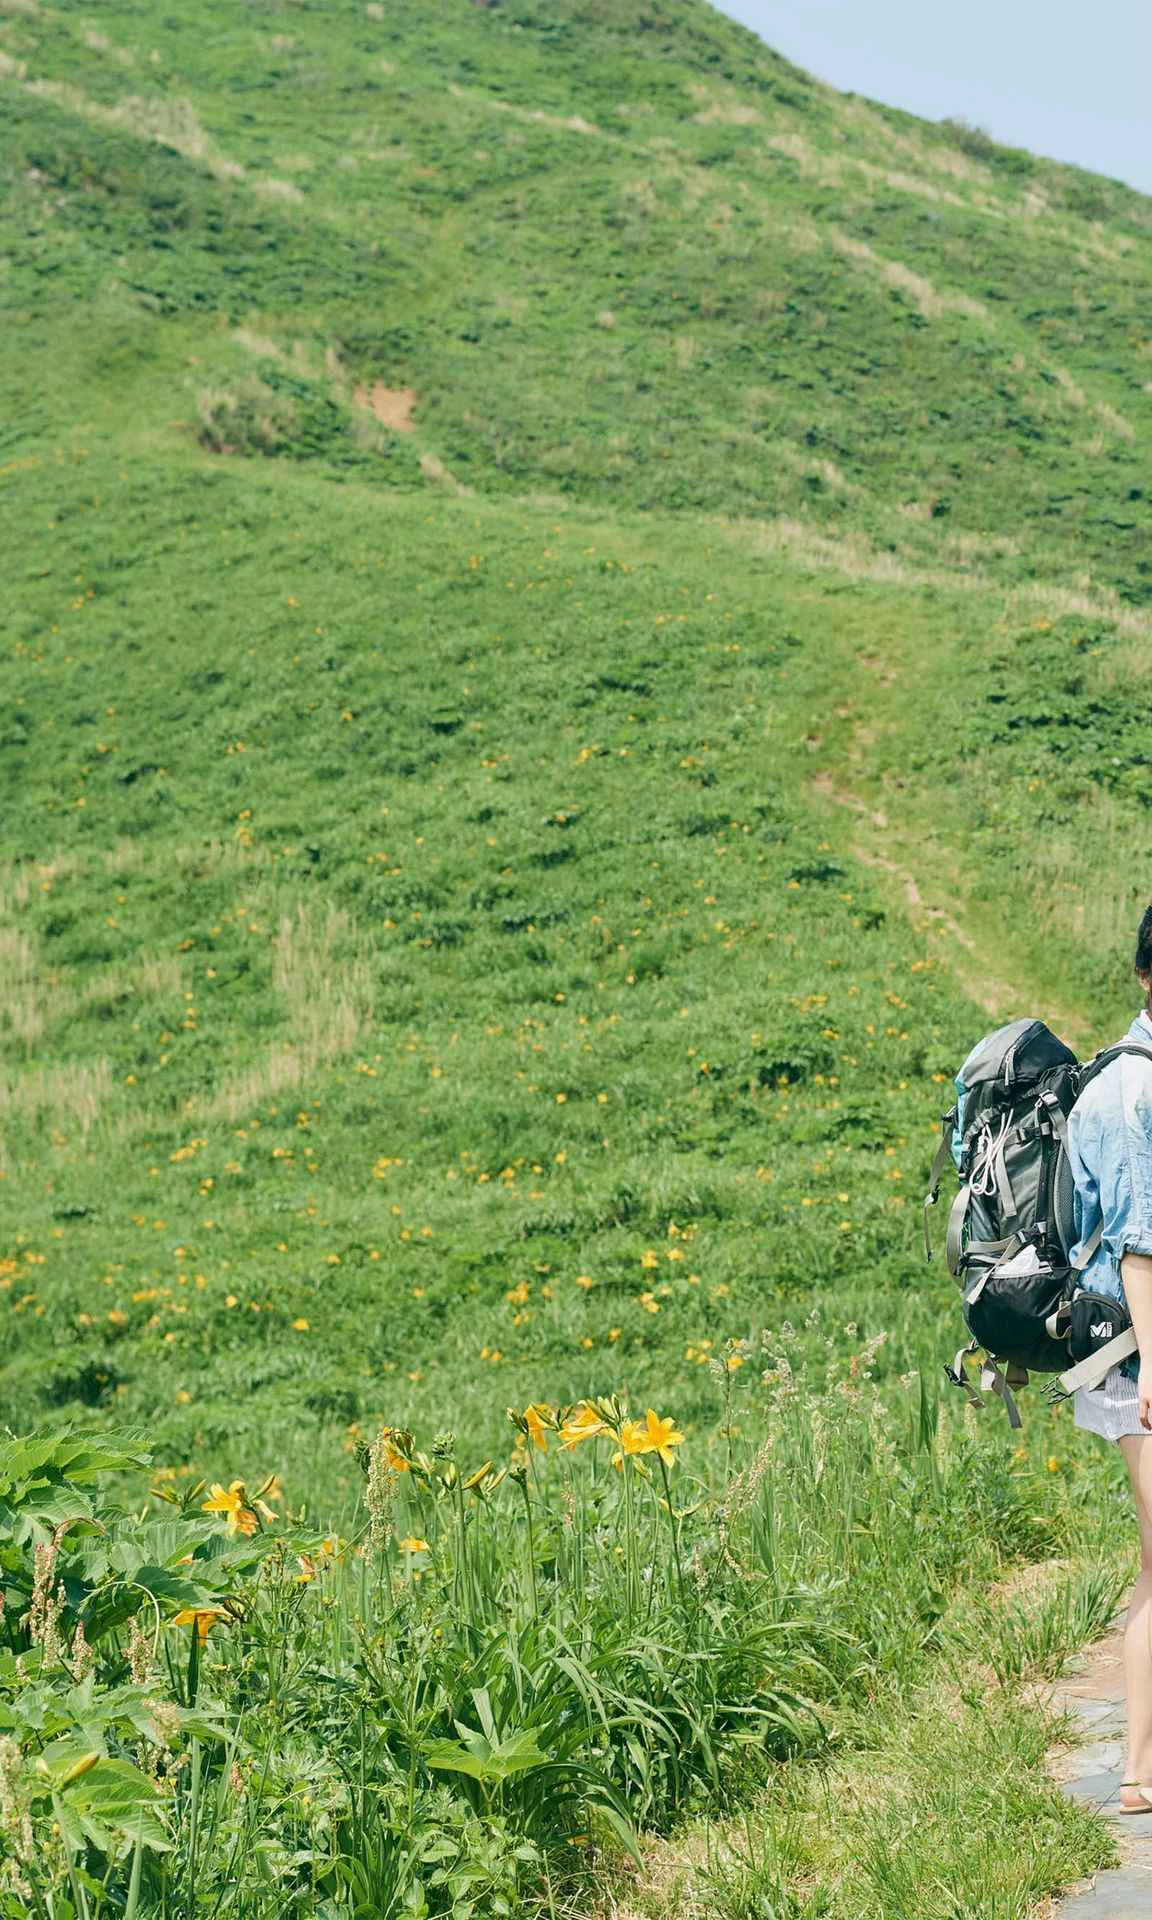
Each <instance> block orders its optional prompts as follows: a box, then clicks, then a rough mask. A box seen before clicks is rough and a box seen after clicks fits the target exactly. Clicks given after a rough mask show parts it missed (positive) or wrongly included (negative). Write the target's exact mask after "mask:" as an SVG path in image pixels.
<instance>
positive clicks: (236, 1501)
mask: <svg viewBox="0 0 1152 1920" xmlns="http://www.w3.org/2000/svg"><path fill="white" fill-rule="evenodd" d="M201 1511H202V1512H204V1513H222V1514H223V1515H224V1518H225V1520H226V1521H227V1523H228V1531H229V1533H243V1534H245V1535H248V1534H253V1533H255V1531H256V1529H257V1527H258V1526H259V1525H260V1519H259V1515H258V1514H256V1513H254V1512H253V1510H252V1508H251V1507H250V1506H249V1504H248V1491H247V1488H246V1487H245V1485H244V1482H243V1480H233V1482H232V1485H231V1486H230V1487H228V1488H227V1489H225V1488H224V1487H222V1486H221V1485H220V1482H219V1481H218V1480H217V1481H214V1482H213V1485H212V1491H211V1496H210V1498H209V1499H207V1500H205V1501H204V1503H203V1505H202V1508H201Z"/></svg>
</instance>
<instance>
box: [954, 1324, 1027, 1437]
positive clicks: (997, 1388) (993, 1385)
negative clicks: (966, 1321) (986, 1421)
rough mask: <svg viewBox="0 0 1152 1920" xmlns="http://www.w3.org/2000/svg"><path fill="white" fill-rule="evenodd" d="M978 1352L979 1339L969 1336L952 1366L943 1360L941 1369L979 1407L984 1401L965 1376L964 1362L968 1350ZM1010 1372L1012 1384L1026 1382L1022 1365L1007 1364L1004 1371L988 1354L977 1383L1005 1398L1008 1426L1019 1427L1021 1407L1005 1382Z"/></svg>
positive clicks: (966, 1359)
mask: <svg viewBox="0 0 1152 1920" xmlns="http://www.w3.org/2000/svg"><path fill="white" fill-rule="evenodd" d="M979 1352H980V1342H979V1341H978V1340H969V1342H968V1344H967V1346H966V1347H961V1348H960V1351H959V1352H958V1353H957V1355H956V1358H955V1360H953V1362H952V1364H951V1366H949V1364H948V1362H947V1361H945V1362H944V1371H945V1373H946V1374H947V1375H948V1380H949V1383H950V1384H951V1385H952V1386H954V1387H960V1388H962V1390H963V1391H964V1392H965V1393H966V1394H967V1396H968V1399H969V1400H970V1402H971V1404H972V1405H973V1406H974V1407H982V1406H983V1405H984V1402H983V1400H982V1399H981V1397H980V1394H979V1393H977V1391H976V1388H975V1387H974V1386H973V1385H972V1382H971V1380H970V1379H969V1378H968V1372H967V1365H966V1363H967V1361H968V1358H969V1356H970V1355H971V1354H974V1353H979ZM1009 1375H1011V1377H1012V1380H1013V1382H1014V1384H1015V1385H1016V1386H1018V1387H1019V1386H1023V1385H1025V1383H1026V1382H1027V1379H1028V1375H1027V1373H1026V1372H1025V1371H1024V1369H1023V1368H1022V1367H1012V1366H1010V1367H1009V1368H1008V1369H1007V1372H1002V1371H1001V1369H1000V1368H999V1367H998V1366H997V1364H996V1362H995V1360H993V1359H992V1358H991V1357H990V1356H988V1357H986V1359H985V1361H984V1365H983V1366H982V1367H981V1369H980V1387H981V1391H982V1392H984V1393H995V1394H998V1395H999V1397H1000V1399H1001V1400H1002V1401H1003V1402H1004V1411H1005V1413H1006V1414H1007V1415H1008V1425H1009V1426H1010V1427H1019V1426H1020V1425H1021V1424H1022V1422H1021V1419H1020V1409H1019V1407H1018V1406H1017V1405H1016V1396H1015V1395H1014V1393H1013V1392H1012V1388H1011V1386H1009V1384H1008V1377H1009Z"/></svg>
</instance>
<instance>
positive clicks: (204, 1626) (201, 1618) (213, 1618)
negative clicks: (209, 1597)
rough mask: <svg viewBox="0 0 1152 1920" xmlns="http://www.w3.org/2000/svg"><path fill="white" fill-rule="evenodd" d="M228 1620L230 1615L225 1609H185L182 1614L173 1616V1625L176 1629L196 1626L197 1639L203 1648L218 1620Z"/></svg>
mask: <svg viewBox="0 0 1152 1920" xmlns="http://www.w3.org/2000/svg"><path fill="white" fill-rule="evenodd" d="M227 1619H228V1613H227V1610H226V1609H225V1608H224V1607H185V1608H184V1611H183V1612H182V1613H177V1614H174V1615H173V1616H172V1625H173V1626H174V1627H191V1626H193V1625H194V1626H195V1628H196V1638H197V1639H198V1640H199V1642H200V1645H201V1646H203V1645H204V1642H205V1640H207V1638H208V1635H209V1634H210V1633H211V1631H212V1628H213V1627H214V1626H215V1625H216V1622H217V1620H227Z"/></svg>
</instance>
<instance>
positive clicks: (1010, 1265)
mask: <svg viewBox="0 0 1152 1920" xmlns="http://www.w3.org/2000/svg"><path fill="white" fill-rule="evenodd" d="M1135 970H1136V977H1137V979H1138V980H1139V982H1140V985H1141V987H1142V988H1143V990H1144V1006H1143V1007H1142V1009H1141V1011H1140V1012H1139V1014H1138V1015H1137V1016H1136V1018H1135V1020H1133V1022H1132V1024H1131V1026H1130V1027H1129V1029H1128V1032H1127V1034H1126V1035H1125V1037H1124V1039H1123V1040H1121V1041H1119V1042H1118V1043H1117V1044H1116V1045H1115V1046H1111V1047H1106V1048H1104V1049H1103V1050H1102V1051H1101V1052H1100V1053H1097V1054H1096V1055H1095V1056H1094V1057H1093V1058H1092V1059H1091V1060H1089V1061H1086V1062H1081V1061H1079V1060H1077V1058H1076V1056H1075V1054H1074V1053H1073V1052H1072V1051H1071V1050H1070V1048H1068V1047H1066V1046H1065V1045H1064V1042H1063V1041H1062V1040H1060V1039H1058V1037H1057V1036H1056V1034H1054V1033H1053V1032H1052V1031H1051V1029H1050V1028H1049V1027H1047V1026H1046V1025H1045V1024H1044V1022H1043V1021H1042V1020H1014V1021H1011V1022H1010V1023H1009V1024H1008V1025H1007V1026H1004V1027H999V1028H997V1030H996V1031H995V1032H994V1033H991V1034H987V1035H985V1037H984V1038H983V1039H982V1040H980V1041H978V1042H977V1044H976V1046H975V1047H973V1049H972V1051H971V1053H970V1054H969V1055H968V1058H967V1059H966V1060H965V1062H964V1064H963V1066H962V1067H961V1069H960V1071H959V1073H958V1074H957V1076H956V1083H955V1084H956V1096H957V1097H956V1105H955V1107H954V1108H953V1109H952V1110H951V1112H949V1113H947V1114H945V1115H944V1118H943V1122H942V1128H941V1139H940V1146H939V1149H938V1151H937V1155H936V1160H935V1163H934V1165H933V1168H932V1177H931V1183H930V1188H929V1192H928V1195H927V1197H926V1200H925V1213H924V1239H925V1250H926V1252H927V1253H928V1254H929V1256H930V1255H931V1243H930V1239H929V1233H928V1220H929V1213H930V1211H931V1209H932V1207H933V1206H934V1205H935V1203H936V1201H937V1199H938V1197H939V1188H940V1177H941V1173H942V1171H943V1169H944V1168H946V1167H947V1166H948V1165H949V1164H950V1163H952V1162H954V1163H955V1167H956V1170H957V1173H958V1175H959V1179H960V1190H959V1192H958V1193H957V1195H956V1198H955V1200H954V1201H953V1204H952V1208H951V1212H950V1215H949V1220H948V1235H947V1254H948V1265H949V1267H950V1269H951V1271H952V1273H953V1274H954V1275H955V1277H956V1279H957V1280H958V1282H959V1284H960V1287H961V1295H962V1309H963V1314H964V1319H965V1321H966V1323H967V1328H968V1332H969V1334H970V1335H971V1338H970V1340H969V1341H968V1343H967V1345H966V1346H963V1347H961V1349H960V1351H959V1352H958V1353H957V1355H956V1358H955V1360H954V1361H953V1362H952V1363H951V1364H950V1365H948V1366H946V1367H945V1372H946V1373H947V1376H948V1378H949V1380H950V1381H951V1382H952V1384H953V1385H954V1386H955V1387H958V1388H961V1389H962V1390H963V1392H964V1393H965V1394H966V1395H967V1397H968V1399H969V1400H970V1401H971V1402H972V1403H973V1404H974V1405H976V1406H983V1405H984V1404H985V1403H984V1400H983V1397H982V1395H983V1394H985V1393H989V1392H991V1393H995V1394H996V1395H998V1396H999V1398H1000V1399H1001V1401H1002V1402H1003V1405H1004V1408H1005V1411H1006V1413H1007V1415H1008V1419H1009V1422H1010V1424H1011V1425H1012V1426H1013V1427H1018V1426H1019V1425H1020V1424H1021V1423H1020V1415H1019V1412H1018V1410H1017V1406H1016V1401H1015V1397H1014V1395H1013V1391H1012V1389H1013V1388H1014V1387H1017V1388H1018V1387H1020V1386H1021V1385H1024V1384H1026V1383H1027V1381H1028V1377H1029V1373H1030V1372H1038V1373H1047V1374H1056V1375H1058V1376H1059V1377H1058V1379H1057V1380H1056V1381H1055V1383H1054V1384H1053V1385H1052V1386H1050V1388H1049V1389H1048V1391H1049V1394H1050V1396H1051V1397H1052V1398H1053V1399H1058V1398H1062V1397H1067V1396H1068V1395H1072V1396H1073V1404H1074V1409H1075V1411H1074V1418H1075V1423H1076V1425H1077V1426H1078V1427H1082V1428H1084V1429H1086V1430H1088V1431H1090V1432H1092V1433H1098V1434H1100V1435H1101V1436H1102V1437H1103V1438H1104V1439H1106V1440H1113V1441H1115V1442H1116V1443H1117V1444H1118V1446H1119V1447H1120V1449H1121V1452H1122V1453H1123V1455H1124V1461H1125V1465H1126V1466H1127V1469H1128V1476H1129V1479H1130V1481H1131V1485H1132V1492H1133V1497H1134V1499H1135V1504H1136V1518H1137V1523H1138V1526H1139V1531H1140V1571H1139V1574H1138V1576H1137V1579H1136V1583H1135V1585H1134V1586H1133V1589H1132V1594H1131V1598H1130V1600H1129V1605H1128V1612H1127V1618H1126V1622H1125V1628H1124V1682H1125V1692H1126V1695H1127V1703H1128V1756H1127V1765H1126V1768H1125V1774H1126V1778H1125V1780H1124V1781H1123V1783H1122V1786H1121V1789H1120V1806H1121V1810H1122V1811H1123V1812H1124V1813H1146V1812H1150V1811H1152V1447H1150V1446H1147V1445H1145V1442H1146V1441H1148V1440H1149V1439H1152V907H1149V908H1148V910H1147V912H1146V913H1145V915H1144V918H1143V920H1142V921H1141V923H1140V930H1139V933H1138V935H1137V941H1136V967H1135ZM978 1353H983V1355H984V1360H983V1362H982V1364H981V1371H980V1375H979V1382H980V1391H977V1389H976V1387H975V1386H974V1385H973V1383H972V1381H971V1380H970V1379H969V1376H968V1372H967V1362H968V1360H969V1359H970V1358H971V1357H972V1356H973V1355H975V1354H978ZM1070 1362H1071V1363H1072V1364H1069V1363H1070Z"/></svg>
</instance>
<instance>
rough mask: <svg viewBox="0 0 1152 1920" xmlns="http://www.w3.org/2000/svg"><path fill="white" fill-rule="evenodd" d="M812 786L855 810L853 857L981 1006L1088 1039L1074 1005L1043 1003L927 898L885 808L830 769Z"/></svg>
mask: <svg viewBox="0 0 1152 1920" xmlns="http://www.w3.org/2000/svg"><path fill="white" fill-rule="evenodd" d="M812 785H813V787H814V789H815V791H816V792H817V793H819V794H820V795H821V797H822V798H823V799H825V800H831V801H832V802H833V803H834V804H835V805H836V806H838V807H843V808H845V809H846V810H847V811H848V812H851V813H854V814H855V815H856V817H857V820H858V821H859V822H860V830H859V831H858V832H857V833H856V835H855V836H854V837H853V840H852V843H851V851H852V854H853V856H854V857H855V859H857V860H859V862H860V864H861V866H865V867H870V868H872V869H873V870H874V871H876V872H879V873H883V874H886V875H888V877H889V878H890V879H891V880H892V881H893V882H894V883H895V888H896V891H897V893H898V894H899V897H900V898H901V900H902V901H903V904H904V906H905V908H906V910H907V912H908V914H909V917H910V918H911V920H912V923H913V925H914V926H915V928H916V930H917V932H918V933H921V934H923V935H924V936H925V937H926V938H927V939H928V941H929V943H930V944H931V946H932V947H933V949H934V950H935V952H936V953H937V954H938V956H939V958H940V959H941V960H942V961H944V963H945V964H946V965H947V966H948V968H949V970H950V971H951V973H952V974H953V975H954V976H955V978H956V980H957V981H958V982H959V984H960V985H961V986H962V987H963V989H964V991H965V993H967V994H968V995H969V996H970V998H971V999H973V1000H975V1001H976V1003H977V1005H978V1006H981V1007H983V1008H984V1010H985V1012H986V1013H988V1014H989V1015H990V1016H991V1017H992V1019H993V1020H997V1021H1003V1020H1010V1019H1012V1018H1014V1017H1016V1016H1017V1015H1020V1014H1023V1013H1027V1012H1029V1011H1031V1010H1032V1009H1033V1008H1035V1009H1036V1010H1037V1011H1039V1012H1040V1013H1041V1014H1042V1015H1043V1016H1044V1017H1046V1018H1047V1019H1048V1020H1049V1021H1050V1022H1051V1024H1052V1025H1053V1026H1055V1027H1056V1029H1057V1030H1058V1031H1059V1033H1060V1034H1061V1035H1062V1036H1063V1037H1064V1038H1065V1039H1067V1040H1068V1041H1069V1043H1070V1044H1071V1045H1072V1046H1076V1047H1080V1046H1083V1045H1084V1044H1085V1043H1086V1040H1087V1024H1086V1022H1085V1020H1084V1018H1083V1015H1081V1014H1079V1013H1077V1012H1076V1011H1075V1010H1074V1009H1073V1008H1070V1007H1067V1006H1059V1005H1056V1004H1054V1003H1053V1002H1052V1001H1051V999H1050V998H1049V996H1048V995H1047V993H1045V994H1044V995H1043V1005H1042V1006H1041V1005H1040V1001H1039V1000H1038V998H1037V991H1036V989H1035V988H1034V987H1030V986H1029V985H1028V984H1027V983H1024V982H1021V981H1019V980H1011V979H1008V978H1006V977H1005V976H1004V974H1003V972H1002V967H1003V956H998V957H997V958H993V957H992V955H991V954H989V953H987V952H986V951H984V950H983V949H982V948H981V945H980V943H979V941H977V939H976V938H975V937H974V935H973V934H971V933H970V932H969V931H968V930H967V928H965V927H963V926H962V925H961V924H960V922H959V921H958V920H957V919H956V917H955V915H954V914H952V913H950V912H949V911H948V909H947V908H946V907H942V906H939V905H936V904H934V903H932V902H931V901H930V900H927V899H925V897H924V892H923V889H922V886H921V883H920V881H919V880H918V879H917V877H916V875H915V874H914V873H913V872H912V871H911V870H910V868H908V867H906V866H903V865H902V864H901V862H900V861H899V860H897V859H894V858H893V853H892V850H893V848H894V846H895V845H896V844H897V842H896V836H895V834H894V832H893V829H892V826H891V823H890V821H889V819H888V816H887V814H886V813H884V812H882V811H881V810H880V809H879V808H875V807H872V806H870V805H869V804H868V802H867V801H866V800H863V799H861V797H860V795H859V794H856V793H853V791H852V790H851V788H850V787H848V786H847V785H845V784H844V783H843V782H841V781H838V780H836V779H835V778H834V777H833V775H832V774H831V773H828V772H823V773H818V774H817V775H816V777H815V779H814V780H813V782H812Z"/></svg>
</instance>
